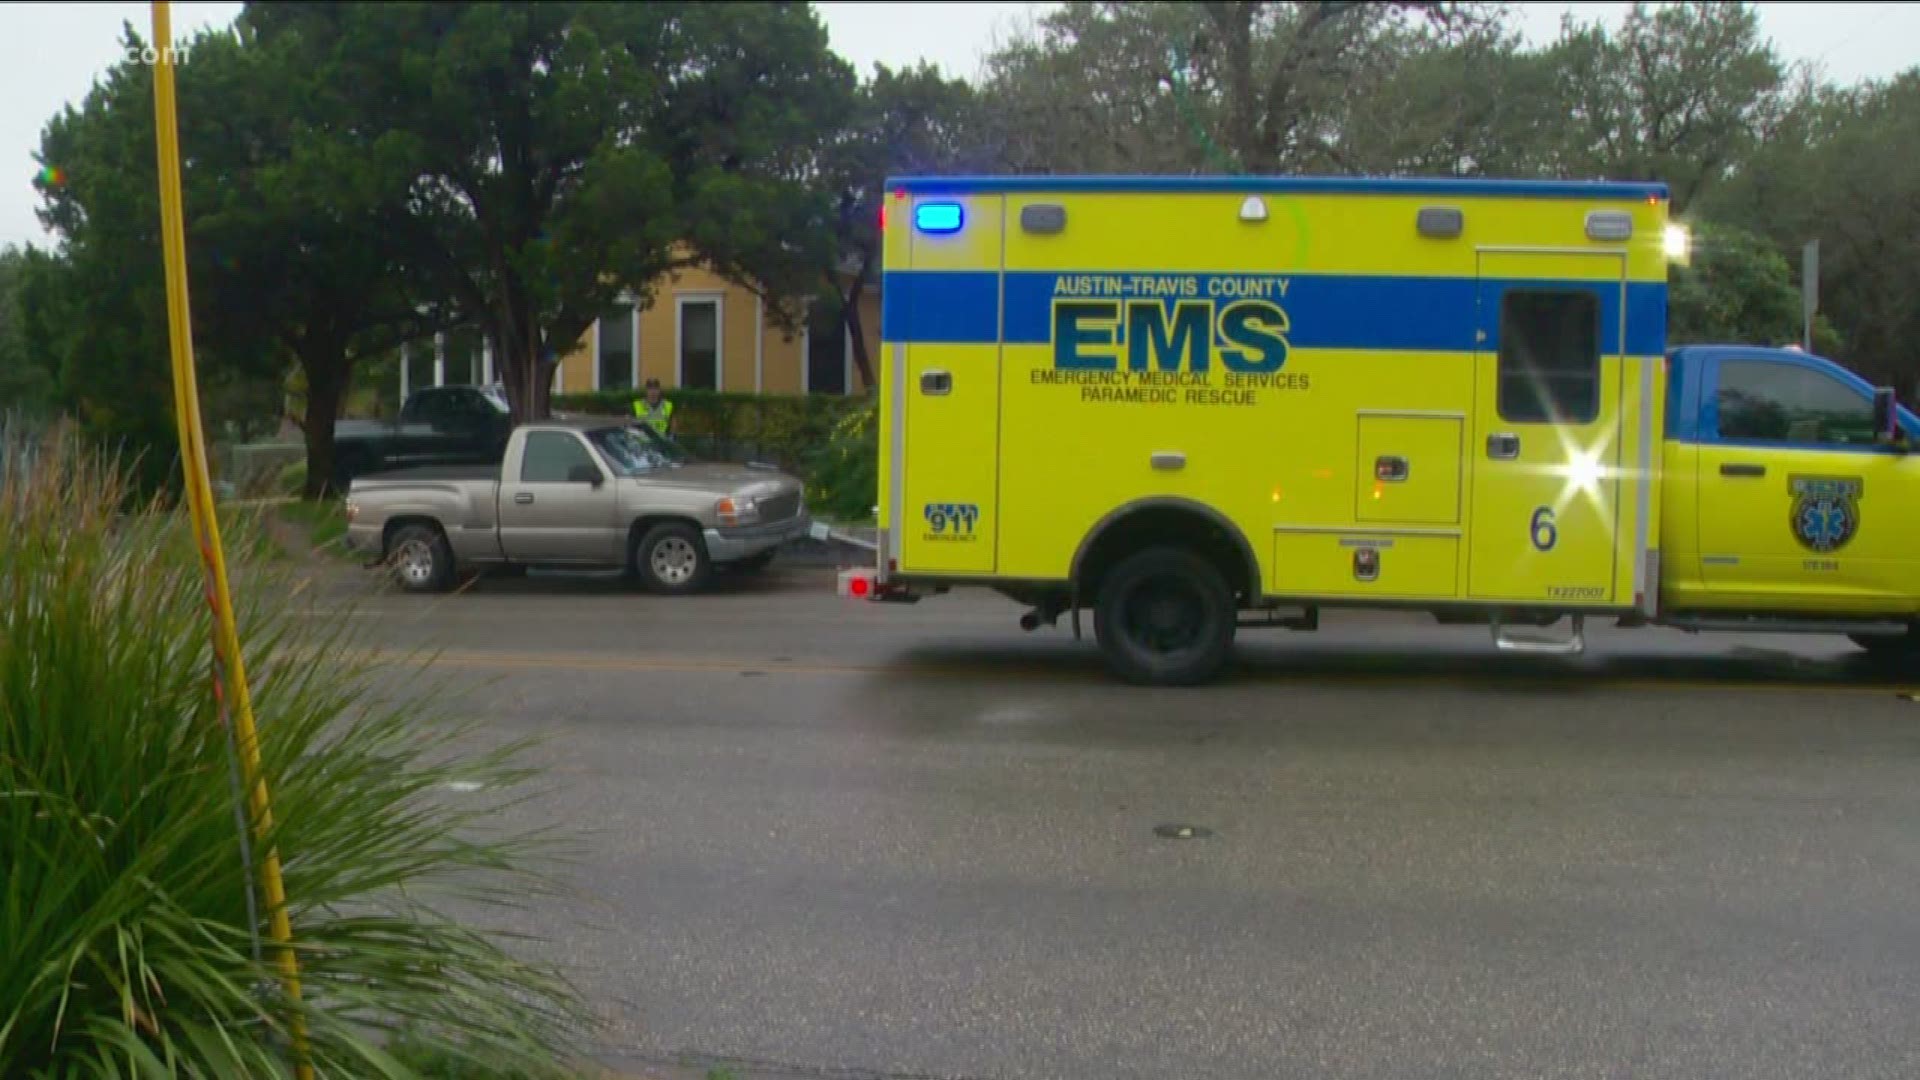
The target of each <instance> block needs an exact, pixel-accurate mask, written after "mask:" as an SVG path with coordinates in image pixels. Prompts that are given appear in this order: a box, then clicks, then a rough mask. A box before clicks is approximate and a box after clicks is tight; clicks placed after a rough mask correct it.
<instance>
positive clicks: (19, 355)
mask: <svg viewBox="0 0 1920 1080" xmlns="http://www.w3.org/2000/svg"><path fill="white" fill-rule="evenodd" d="M28 272H29V271H28V260H27V254H26V252H24V251H22V250H20V249H19V248H16V247H12V246H8V247H7V248H6V249H5V250H4V251H0V415H6V414H9V413H12V414H18V415H20V416H23V417H25V416H32V417H43V416H45V415H47V413H49V412H50V411H51V410H52V409H53V402H54V382H53V372H52V370H51V369H49V368H48V367H47V365H46V363H45V361H44V359H43V358H42V357H41V356H40V355H39V354H38V353H36V352H34V351H33V350H32V349H31V348H29V346H28V337H27V328H26V325H25V316H26V306H25V304H24V302H23V294H24V293H25V291H26V286H27V280H26V279H27V274H28Z"/></svg>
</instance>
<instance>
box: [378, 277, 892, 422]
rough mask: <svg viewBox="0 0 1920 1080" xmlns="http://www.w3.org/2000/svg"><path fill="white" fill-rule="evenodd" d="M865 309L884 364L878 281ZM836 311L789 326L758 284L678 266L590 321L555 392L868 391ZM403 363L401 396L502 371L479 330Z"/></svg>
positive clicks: (870, 339)
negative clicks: (653, 385)
mask: <svg viewBox="0 0 1920 1080" xmlns="http://www.w3.org/2000/svg"><path fill="white" fill-rule="evenodd" d="M860 308H861V314H860V318H861V331H862V336H863V337H864V338H865V339H866V344H867V355H868V357H869V359H870V360H871V361H872V362H873V363H878V358H879V350H880V293H879V286H878V284H877V283H875V284H870V285H869V286H868V287H867V290H866V292H865V293H864V295H863V296H862V298H861V305H860ZM836 314H837V313H836V312H833V311H829V310H824V309H823V310H821V311H820V312H819V317H818V318H816V319H814V320H812V321H811V322H810V323H809V325H805V326H803V327H801V328H799V329H797V330H795V331H793V332H791V333H789V332H788V331H786V330H784V329H782V328H781V327H780V326H778V325H776V324H775V323H774V321H773V320H772V318H771V317H770V313H769V312H768V310H767V305H766V304H765V302H764V301H762V300H761V299H760V297H759V296H757V295H755V294H754V293H753V291H752V290H750V289H747V288H745V287H743V286H740V285H737V284H734V283H732V282H730V281H727V280H725V279H724V278H721V277H720V276H719V275H717V274H714V273H712V272H710V271H707V270H705V269H700V268H692V269H686V270H681V271H677V272H674V273H671V274H669V275H667V277H666V278H665V279H664V280H662V281H661V282H660V283H659V284H658V286H657V287H656V288H655V289H654V290H653V296H652V299H651V302H650V303H649V304H647V306H645V307H640V306H638V305H636V303H635V301H634V298H633V297H632V296H631V295H624V296H622V297H621V298H620V300H619V301H618V302H616V304H615V305H614V307H613V310H611V311H609V312H608V313H607V314H606V315H604V316H602V317H601V318H600V320H599V321H598V322H596V323H594V325H593V326H591V327H589V328H588V330H587V332H586V333H585V334H584V335H582V336H581V338H580V341H579V342H578V344H576V345H575V346H574V347H573V348H572V349H571V350H569V351H567V352H566V353H565V354H564V355H562V356H561V358H560V365H559V367H558V369H557V370H556V371H555V373H554V392H555V393H556V394H561V393H567V394H575V393H587V392H591V391H595V390H632V389H638V388H640V387H642V386H644V385H645V384H646V381H647V380H648V379H659V380H660V385H661V386H662V387H663V388H665V389H666V390H667V391H669V392H671V391H673V390H675V389H699V390H727V391H732V392H738V393H765V394H802V393H811V394H846V393H862V392H864V391H865V390H866V384H865V383H864V382H863V381H862V380H861V378H860V373H859V369H858V366H857V365H855V364H854V362H853V343H852V339H851V336H850V335H848V334H847V333H846V332H845V330H844V328H843V327H842V326H841V325H840V324H839V322H838V320H837V318H836V317H835V316H836ZM822 324H825V325H822ZM423 344H424V343H423ZM401 367H402V374H401V383H400V397H401V399H402V400H405V398H406V395H407V394H408V393H409V392H411V391H413V390H417V389H419V388H421V387H423V386H453V385H474V384H478V385H487V384H490V383H493V382H495V381H497V380H498V378H499V375H498V372H497V371H496V370H495V368H494V365H493V358H492V356H491V355H490V350H489V349H488V348H487V346H486V342H485V340H484V338H483V337H482V335H481V334H479V333H478V332H477V331H471V330H453V331H449V332H447V333H444V334H440V335H437V336H436V338H435V340H434V342H433V346H432V348H431V349H430V350H429V349H425V348H420V347H415V348H414V349H412V350H409V352H408V355H407V359H406V360H405V362H403V363H402V365H401Z"/></svg>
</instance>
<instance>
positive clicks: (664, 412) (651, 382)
mask: <svg viewBox="0 0 1920 1080" xmlns="http://www.w3.org/2000/svg"><path fill="white" fill-rule="evenodd" d="M633 415H634V416H636V417H638V418H639V420H640V422H641V423H643V424H647V425H649V426H651V427H652V428H653V431H654V434H656V435H667V436H670V435H672V434H673V402H671V401H668V400H666V399H665V398H664V397H662V396H661V395H660V380H659V379H648V380H647V393H646V396H645V397H641V398H635V399H634V402H633Z"/></svg>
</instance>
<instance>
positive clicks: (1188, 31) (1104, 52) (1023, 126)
mask: <svg viewBox="0 0 1920 1080" xmlns="http://www.w3.org/2000/svg"><path fill="white" fill-rule="evenodd" d="M1487 18H1488V14H1487V13H1486V12H1485V11H1484V10H1483V9H1482V8H1481V7H1479V6H1478V5H1470V4H1453V3H1350V2H1340V3H1335V2H1291V3H1281V2H1274V0H1229V2H1217V3H1215V2H1210V3H1194V4H1156V3H1069V4H1064V5H1062V6H1061V7H1060V8H1058V9H1057V10H1055V11H1054V12H1052V13H1050V14H1049V15H1048V16H1046V17H1045V18H1044V19H1042V20H1041V22H1040V24H1039V27H1038V29H1037V30H1036V31H1035V32H1034V33H1030V34H1028V35H1025V36H1023V37H1021V38H1019V39H1017V40H1015V41H1014V42H1012V43H1011V44H1009V45H1008V46H1007V47H1006V48H1004V49H1001V50H999V51H998V52H997V53H996V54H995V55H994V56H993V57H992V58H991V59H990V60H989V63H988V71H989V76H988V83H987V91H988V93H989V94H990V95H991V97H992V98H993V99H994V101H995V109H994V111H995V112H996V113H997V114H999V115H1001V116H1002V117H1004V122H1003V127H1002V137H1001V141H1002V145H1003V149H1004V152H1005V153H1006V156H1007V158H1008V160H1009V161H1010V162H1012V163H1014V164H1015V165H1016V166H1018V167H1021V168H1024V169H1042V170H1046V169H1051V170H1059V171H1076V172H1078V171H1088V172H1196V171H1200V170H1203V169H1204V170H1207V171H1212V172H1241V173H1277V172H1286V171H1327V170H1337V171H1347V172H1351V171H1356V170H1357V169H1359V168H1362V167H1363V166H1362V163H1361V162H1360V161H1358V160H1357V159H1356V158H1355V157H1354V155H1353V154H1351V153H1350V152H1349V151H1348V150H1347V149H1346V146H1347V143H1348V141H1349V138H1350V136H1351V134H1352V133H1351V131H1350V128H1351V125H1352V123H1353V120H1352V117H1351V104H1350V103H1351V101H1352V100H1353V99H1354V98H1355V97H1356V96H1357V94H1358V92H1359V91H1361V90H1362V89H1363V88H1365V87H1368V86H1370V85H1372V84H1373V83H1374V82H1376V81H1377V80H1380V79H1382V78H1385V77H1386V76H1387V75H1389V74H1390V73H1391V72H1392V70H1393V68H1394V66H1395V64H1397V63H1398V62H1399V61H1400V60H1401V59H1402V57H1403V56H1404V51H1405V47H1406V43H1407V42H1408V41H1409V40H1413V39H1417V40H1419V41H1421V42H1429V41H1435V40H1447V39H1451V38H1452V37H1454V36H1456V35H1458V34H1461V33H1465V32H1468V31H1470V30H1471V29H1473V28H1475V27H1480V26H1483V25H1484V24H1485V22H1486V20H1487ZM1429 31H1432V32H1437V36H1436V37H1432V38H1429V37H1426V36H1423V35H1425V34H1426V33H1427V32H1429ZM1362 122H1364V119H1363V120H1362Z"/></svg>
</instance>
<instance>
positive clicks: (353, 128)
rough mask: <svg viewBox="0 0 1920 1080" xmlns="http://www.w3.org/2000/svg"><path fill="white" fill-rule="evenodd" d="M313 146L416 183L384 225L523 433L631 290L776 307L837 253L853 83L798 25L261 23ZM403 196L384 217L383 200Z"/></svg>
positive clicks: (338, 16)
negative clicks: (308, 121) (836, 134)
mask: <svg viewBox="0 0 1920 1080" xmlns="http://www.w3.org/2000/svg"><path fill="white" fill-rule="evenodd" d="M241 19H242V21H243V23H244V24H245V25H246V26H248V27H249V28H250V29H252V30H254V31H257V32H258V34H259V35H260V38H261V40H262V41H268V42H280V43H284V44H285V45H286V47H287V48H288V50H289V52H290V55H291V56H292V57H295V58H297V59H294V60H292V61H291V62H294V63H297V64H298V65H299V66H300V67H301V69H302V70H305V71H308V72H311V73H313V86H314V92H315V96H316V98H317V99H318V100H319V102H320V109H321V111H322V114H323V116H324V118H325V119H324V123H323V124H320V125H316V127H315V128H314V129H312V130H310V131H308V132H306V133H305V134H306V136H307V138H306V139H305V140H304V143H305V144H304V145H303V146H302V147H301V149H300V154H299V156H300V165H301V167H302V168H305V169H309V170H312V171H314V172H315V173H317V174H320V175H326V174H333V175H340V174H351V173H354V172H356V171H357V170H358V169H359V168H360V166H359V165H358V164H356V163H360V162H366V163H371V168H372V169H373V170H374V171H375V172H377V173H378V174H379V175H382V176H388V177H404V178H405V179H404V181H401V182H400V183H399V186H398V192H399V194H401V195H402V196H403V198H404V201H405V206H406V212H405V213H404V214H402V215H400V216H399V217H398V218H396V219H395V220H393V221H392V222H391V223H390V227H391V228H393V229H395V230H398V231H400V232H401V233H403V234H404V235H405V237H406V238H407V243H408V245H409V247H410V248H411V249H412V250H414V251H417V252H418V253H419V254H420V256H421V258H420V260H419V264H418V265H419V269H420V271H421V272H422V274H423V275H424V280H425V281H426V282H427V289H428V292H429V293H430V294H432V295H437V296H444V297H446V298H447V299H448V301H449V302H450V303H451V304H452V305H453V307H454V308H455V309H456V311H457V313H458V315H459V317H460V318H461V319H463V320H465V321H467V322H468V323H470V324H471V325H474V326H476V327H478V328H479V329H480V330H481V331H482V332H483V333H484V334H485V335H486V338H487V340H488V341H489V343H490V344H491V346H492V349H493V355H494V356H495V357H496V358H497V361H498V363H499V367H500V370H501V371H502V373H503V375H504V381H505V383H506V388H507V394H508V398H509V400H510V401H511V402H512V405H513V410H514V415H515V416H516V418H518V419H526V418H528V417H538V416H543V415H545V414H546V411H547V407H548V396H549V392H550V388H551V383H552V375H553V367H554V364H555V363H556V360H557V356H558V354H559V353H560V352H561V351H564V350H566V349H569V348H571V347H572V345H573V344H574V343H575V342H576V341H577V340H578V339H579V338H580V337H581V335H582V334H584V333H585V331H586V330H587V328H588V327H589V326H591V325H592V323H593V321H594V320H595V319H596V318H597V317H599V315H600V314H601V313H602V312H604V311H605V310H606V309H607V308H608V307H609V306H610V305H611V304H612V303H613V302H614V301H615V300H616V298H617V297H618V296H619V295H620V293H621V292H623V291H628V292H631V293H633V294H635V295H638V296H639V297H640V298H641V299H642V300H643V302H644V301H645V300H647V299H650V291H651V289H652V288H653V286H654V283H655V281H656V280H657V279H659V278H660V277H661V275H663V274H664V273H665V272H667V271H669V270H672V269H674V268H676V267H679V266H685V265H691V264H693V263H696V262H700V263H704V264H706V265H708V266H710V267H712V268H713V269H715V270H716V271H717V272H720V273H722V274H723V275H726V276H729V277H731V278H733V279H735V280H739V281H741V282H743V283H745V284H747V285H749V286H750V287H753V288H755V289H756V290H758V291H760V292H761V293H762V294H763V295H764V296H767V297H768V298H769V299H772V300H774V301H775V304H774V310H775V312H776V314H781V315H784V317H788V318H791V317H792V315H791V308H792V306H793V304H792V300H793V298H795V297H798V296H801V295H804V294H806V293H810V292H812V291H814V289H813V288H812V283H813V282H814V281H816V280H817V273H818V271H817V268H818V267H819V266H820V265H821V264H822V263H824V262H825V261H826V259H827V255H826V251H827V246H828V244H829V243H830V238H829V237H828V236H827V235H826V234H825V233H824V232H823V231H822V230H820V229H819V228H818V227H817V226H818V223H820V222H822V221H824V220H825V219H826V218H827V205H826V196H825V194H824V193H823V192H821V191H820V190H819V189H818V187H817V185H816V184H814V181H816V180H817V179H818V177H819V176H820V175H821V171H822V166H821V163H820V161H819V160H818V149H817V148H818V147H819V146H820V145H821V144H822V143H823V142H824V136H825V134H826V133H827V132H830V131H832V130H834V129H835V128H837V127H838V126H839V125H841V124H842V123H843V121H844V117H845V114H846V111H847V109H848V107H849V104H850V101H851V93H852V81H853V80H852V72H851V70H850V69H849V68H848V67H847V66H846V65H845V64H844V63H843V62H841V61H840V60H838V59H837V58H835V57H834V56H833V55H832V54H831V53H830V52H829V51H828V50H827V43H826V32H825V30H824V28H823V27H822V26H821V25H820V23H819V22H818V20H817V19H816V18H815V17H814V15H813V13H812V11H811V9H810V8H809V7H808V6H807V5H805V4H792V3H773V4H751V5H750V4H699V3H649V4H592V3H562V2H555V3H506V4H426V3H394V4H384V3H382V4H370V3H339V4H335V3H273V4H259V3H250V4H248V5H247V7H246V9H245V11H244V12H243V14H242V16H241ZM392 193H393V192H392V191H388V192H383V194H392Z"/></svg>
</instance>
